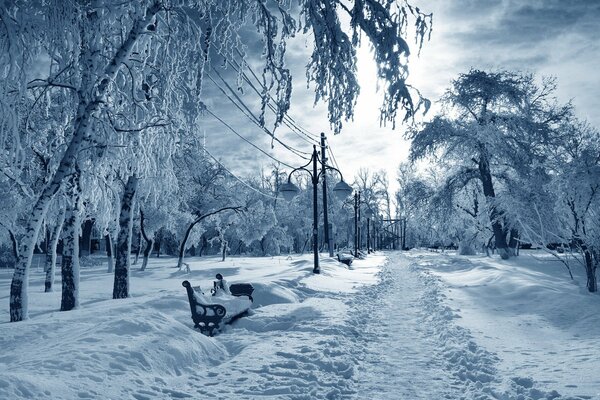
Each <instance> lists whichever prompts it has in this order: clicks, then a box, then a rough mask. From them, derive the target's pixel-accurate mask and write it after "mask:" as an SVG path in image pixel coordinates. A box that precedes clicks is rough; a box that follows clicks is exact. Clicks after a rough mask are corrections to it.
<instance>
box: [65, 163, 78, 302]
mask: <svg viewBox="0 0 600 400" xmlns="http://www.w3.org/2000/svg"><path fill="white" fill-rule="evenodd" d="M75 170H76V172H75V173H74V174H72V175H71V177H70V178H69V181H68V191H67V193H70V195H71V199H70V200H69V201H68V202H67V210H66V212H65V222H64V234H63V251H62V266H61V276H62V297H61V301H60V311H69V310H72V309H74V308H77V307H79V231H80V230H81V221H80V214H81V182H80V179H81V172H80V171H79V168H77V167H75Z"/></svg>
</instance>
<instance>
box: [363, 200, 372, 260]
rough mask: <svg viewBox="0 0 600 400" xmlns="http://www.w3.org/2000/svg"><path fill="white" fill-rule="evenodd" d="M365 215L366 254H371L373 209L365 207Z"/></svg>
mask: <svg viewBox="0 0 600 400" xmlns="http://www.w3.org/2000/svg"><path fill="white" fill-rule="evenodd" d="M365 217H367V254H371V226H370V222H371V218H373V210H371V208H370V207H369V208H367V210H366V211H365Z"/></svg>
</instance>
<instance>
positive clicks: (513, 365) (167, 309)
mask: <svg viewBox="0 0 600 400" xmlns="http://www.w3.org/2000/svg"><path fill="white" fill-rule="evenodd" d="M102 261H104V260H102ZM188 262H189V264H190V267H191V271H190V272H189V273H185V272H183V271H179V270H178V269H177V268H174V266H175V265H176V260H175V259H173V258H159V259H156V258H153V259H151V260H150V263H149V265H148V268H147V270H146V271H144V272H141V271H138V270H132V276H131V288H132V297H131V298H128V299H121V300H112V299H111V293H112V279H113V276H112V274H108V273H106V263H105V262H104V264H103V265H98V266H95V267H88V268H82V277H81V293H82V298H81V307H80V308H79V309H77V310H73V311H69V312H59V311H57V310H58V308H59V304H60V292H54V293H43V289H44V273H43V271H42V270H41V268H39V269H36V268H34V269H32V271H31V285H30V286H31V290H30V317H31V319H29V320H27V321H22V322H18V323H8V322H4V321H8V320H9V316H8V289H9V286H10V271H6V270H2V271H0V301H1V303H0V321H2V322H1V323H0V346H2V348H3V349H5V350H4V351H3V353H2V355H1V356H0V398H2V399H4V398H6V399H29V398H40V399H73V398H108V399H113V398H114V399H117V398H118V399H120V398H133V399H162V398H220V399H232V398H235V399H255V398H262V397H271V398H278V399H279V398H281V399H346V398H376V399H410V400H416V399H437V398H446V399H463V398H464V399H503V400H509V399H523V400H527V399H552V398H559V399H594V398H600V378H598V374H597V372H598V367H599V366H600V362H599V361H598V360H597V357H596V356H595V355H596V354H597V350H598V348H599V346H600V316H599V313H598V312H597V310H598V305H599V304H598V302H599V301H600V298H599V296H597V295H590V294H588V293H587V292H585V288H584V287H585V280H583V281H581V276H578V279H580V281H579V283H577V282H575V283H573V282H571V281H570V280H569V278H568V275H567V274H566V271H565V270H564V267H563V266H561V265H559V263H557V262H552V261H549V260H548V259H542V260H541V261H540V260H538V259H534V258H533V257H531V255H528V254H524V255H522V256H520V257H519V258H517V259H514V260H508V261H502V260H500V259H499V258H496V257H493V258H486V257H479V256H471V257H464V256H456V255H454V254H448V253H445V254H441V253H429V252H425V251H412V252H408V253H389V254H385V255H384V254H377V255H371V256H369V257H367V258H366V259H365V260H355V262H354V263H353V264H352V267H351V268H348V267H347V266H345V265H343V264H341V263H338V262H337V261H335V260H333V259H329V258H327V257H325V256H324V255H322V257H321V270H322V273H321V274H319V275H315V274H313V273H312V255H305V256H292V257H285V256H283V257H273V258H230V259H228V260H226V261H225V262H221V261H220V260H218V259H217V258H192V259H189V260H188ZM134 267H136V266H134ZM575 271H576V272H577V270H576V269H575ZM216 273H221V274H223V275H224V277H225V278H226V279H227V280H228V282H229V283H230V284H231V283H241V282H250V283H252V284H253V285H254V287H255V291H254V293H253V297H254V303H253V305H252V309H251V310H250V313H249V315H248V316H246V317H243V318H241V319H239V320H237V321H235V322H234V323H233V324H231V325H226V326H225V327H224V328H223V330H222V332H221V333H219V334H217V335H216V336H214V337H207V336H204V335H202V334H200V333H199V332H196V331H194V330H193V328H192V327H193V322H192V320H191V315H190V309H189V304H188V301H187V295H186V292H185V289H184V288H183V287H182V286H181V282H182V281H183V280H189V281H190V282H191V283H192V285H193V286H198V285H200V286H201V288H202V290H203V291H204V292H205V293H208V291H209V290H210V288H211V287H212V281H213V280H214V276H215V274H216ZM58 284H60V282H58ZM57 287H60V286H57ZM212 299H214V298H213V297H210V296H208V300H212ZM560 396H562V397H560Z"/></svg>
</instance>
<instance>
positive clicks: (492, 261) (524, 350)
mask: <svg viewBox="0 0 600 400" xmlns="http://www.w3.org/2000/svg"><path fill="white" fill-rule="evenodd" d="M408 255H409V258H410V259H411V260H412V262H413V267H415V268H418V269H420V270H421V272H422V274H424V275H425V276H428V275H430V276H431V277H430V278H429V279H432V280H434V281H436V282H437V283H438V284H440V283H441V285H442V287H443V293H441V294H440V296H441V297H442V298H443V300H444V303H445V304H447V305H448V306H449V308H450V309H451V310H450V312H452V314H455V315H457V316H460V319H459V320H457V324H459V325H460V326H461V327H464V328H466V329H468V330H469V333H470V334H471V335H472V337H473V339H474V341H475V342H476V343H477V344H478V345H479V346H481V347H483V348H486V349H489V350H491V351H493V352H494V353H495V355H496V356H497V358H498V362H497V363H496V368H497V374H498V375H499V376H504V377H506V378H509V382H511V384H515V383H517V384H520V385H521V386H524V387H526V388H527V387H530V386H533V385H534V383H533V382H532V380H531V378H533V379H534V380H535V381H536V383H535V388H537V389H540V388H544V389H545V390H556V391H557V392H558V393H560V394H561V395H563V396H565V397H566V398H569V397H572V398H583V399H600V296H599V295H598V294H590V293H588V292H587V290H586V289H585V282H586V278H585V274H584V272H583V267H582V266H581V265H578V264H576V263H573V265H572V266H571V268H572V270H573V274H574V276H575V280H574V281H572V280H571V279H570V278H569V275H568V272H567V270H566V269H565V266H564V265H563V264H562V263H561V262H559V261H558V260H556V259H555V258H554V257H552V256H551V255H548V254H545V253H544V252H542V251H524V252H522V254H521V255H520V256H519V257H517V258H515V259H511V260H509V261H503V260H501V259H499V258H488V257H484V256H476V257H471V256H469V257H464V256H456V255H453V254H451V253H450V254H438V253H428V252H422V251H421V252H411V253H409V254H408ZM440 281H441V282H440ZM505 383H506V382H505ZM537 389H536V390H537ZM534 398H535V397H534Z"/></svg>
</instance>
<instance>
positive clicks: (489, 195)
mask: <svg viewBox="0 0 600 400" xmlns="http://www.w3.org/2000/svg"><path fill="white" fill-rule="evenodd" d="M482 153H483V152H482ZM479 174H480V179H481V183H482V186H483V194H484V195H485V198H486V199H487V201H488V205H489V207H490V209H489V215H490V222H491V223H492V230H493V232H494V237H495V242H496V248H497V249H498V254H500V257H502V259H504V260H506V259H508V258H509V257H510V253H509V251H508V245H507V244H506V237H505V235H504V229H503V228H502V223H501V222H500V213H499V212H498V209H497V208H496V205H495V204H494V200H495V198H496V193H495V191H494V183H493V181H492V173H491V171H490V164H489V161H488V159H487V156H486V155H485V154H481V155H480V159H479Z"/></svg>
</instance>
